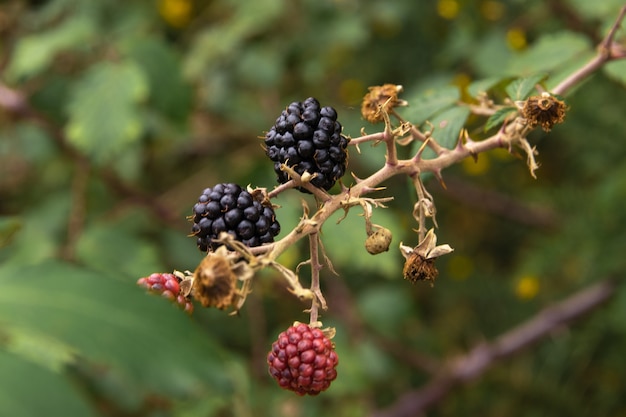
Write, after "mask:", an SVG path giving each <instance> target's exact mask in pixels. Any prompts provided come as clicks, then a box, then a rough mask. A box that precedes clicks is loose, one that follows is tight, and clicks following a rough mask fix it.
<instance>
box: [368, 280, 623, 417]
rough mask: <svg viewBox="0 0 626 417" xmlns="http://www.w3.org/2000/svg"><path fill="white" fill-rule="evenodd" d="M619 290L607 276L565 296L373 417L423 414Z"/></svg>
mask: <svg viewBox="0 0 626 417" xmlns="http://www.w3.org/2000/svg"><path fill="white" fill-rule="evenodd" d="M616 291H617V282H616V280H605V281H602V282H599V283H597V284H593V285H591V286H589V287H588V288H585V289H583V290H580V291H579V292H577V293H575V294H573V295H571V296H569V297H568V298H566V299H565V300H563V301H561V302H559V303H557V304H555V305H553V306H550V307H547V308H545V309H544V310H542V311H540V312H539V313H537V314H536V315H535V316H534V317H532V318H531V319H529V320H528V321H526V322H525V323H522V324H521V325H519V326H517V327H515V328H513V329H511V330H509V331H507V332H506V333H504V334H502V335H501V336H499V337H498V338H496V339H495V340H494V341H493V342H491V343H481V344H479V345H477V346H475V347H474V348H473V349H472V350H470V351H469V352H468V353H467V354H465V355H462V356H459V357H456V358H453V359H452V360H450V361H448V364H447V365H446V366H444V367H442V370H441V372H440V373H439V375H436V376H435V377H433V379H432V380H431V382H429V383H428V384H426V385H425V386H424V387H422V388H419V389H416V390H413V391H410V392H408V393H406V394H404V395H403V396H401V397H400V398H399V399H398V400H397V401H396V403H395V404H393V405H392V406H391V407H389V408H387V409H385V410H379V411H375V412H374V413H372V415H371V417H412V416H416V415H421V413H423V412H425V411H426V410H427V409H429V408H431V407H433V406H434V405H435V404H437V403H438V402H440V401H441V400H443V399H444V398H445V397H446V395H448V394H449V393H450V392H451V391H452V389H453V388H455V387H457V386H459V385H462V384H464V383H466V382H469V381H471V380H473V379H475V378H477V377H479V376H480V375H482V374H483V373H484V372H485V371H486V370H487V369H489V368H490V367H491V366H493V365H495V364H496V363H497V361H499V360H502V359H505V358H508V357H510V356H513V355H514V354H516V353H518V352H520V351H521V350H523V349H525V348H527V347H529V346H531V345H533V344H534V343H537V342H538V341H540V340H541V339H543V338H545V337H546V336H549V335H550V334H552V333H553V332H555V331H556V330H558V329H560V328H563V327H565V326H567V325H569V324H571V323H572V322H573V321H574V320H576V319H578V318H580V317H582V316H584V315H585V314H587V313H589V312H591V311H592V310H594V309H596V308H598V307H599V306H601V305H602V304H603V303H605V302H606V301H607V300H609V299H610V298H611V297H612V296H613V295H614V294H615V292H616Z"/></svg>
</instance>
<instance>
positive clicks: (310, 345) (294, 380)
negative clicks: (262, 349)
mask: <svg viewBox="0 0 626 417" xmlns="http://www.w3.org/2000/svg"><path fill="white" fill-rule="evenodd" d="M267 363H268V365H269V372H270V375H272V377H273V378H274V379H275V380H276V381H277V382H278V385H280V386H281V387H282V388H284V389H288V390H291V391H294V392H295V393H297V394H298V395H305V394H309V395H317V394H319V393H320V392H322V391H325V390H326V389H327V388H328V387H329V386H330V383H331V382H332V381H334V380H335V378H336V377H337V371H336V370H335V367H336V366H337V363H338V357H337V352H335V349H334V346H333V344H332V342H331V341H330V339H329V338H328V337H327V336H326V335H325V334H324V333H323V332H322V331H321V330H320V329H314V328H311V327H310V326H308V325H306V324H302V323H297V324H294V325H293V326H291V327H289V328H288V329H287V330H285V331H284V332H282V333H281V334H280V335H278V340H276V341H275V342H274V344H273V345H272V350H271V351H270V352H269V354H268V355H267Z"/></svg>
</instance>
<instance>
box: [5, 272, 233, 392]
mask: <svg viewBox="0 0 626 417" xmlns="http://www.w3.org/2000/svg"><path fill="white" fill-rule="evenodd" d="M135 279H136V278H135V277H132V278H129V280H128V282H123V281H119V280H114V279H110V278H107V276H106V275H102V274H98V273H94V272H91V271H88V270H85V269H81V268H78V267H74V266H70V265H68V264H63V263H60V262H56V261H50V262H45V263H42V264H39V265H34V266H30V267H22V268H19V267H5V266H3V267H0V285H1V287H2V292H0V325H3V324H10V325H11V326H13V327H17V328H20V329H24V331H28V332H30V333H31V334H38V335H41V337H47V338H51V339H54V340H57V341H58V343H60V344H62V345H67V346H69V347H71V348H72V349H74V350H75V352H76V354H77V355H79V356H81V357H84V358H86V359H87V360H88V361H90V362H92V363H103V364H106V365H107V366H112V367H114V368H115V369H116V370H117V371H118V372H119V373H121V374H123V375H124V376H125V378H126V379H128V380H129V381H131V382H132V383H134V384H136V385H138V386H142V387H145V389H147V390H153V391H156V392H159V393H163V394H167V395H168V396H169V395H173V396H177V395H186V396H189V395H196V396H197V395H208V394H209V392H211V391H219V392H222V394H223V392H224V390H226V389H228V387H229V383H228V381H227V379H226V376H224V375H223V373H222V372H220V369H221V368H222V366H223V364H222V362H223V361H224V360H226V359H227V358H226V357H225V355H224V354H222V353H221V351H220V350H219V349H217V347H216V346H215V345H214V344H213V343H212V342H211V341H210V340H209V338H208V337H207V333H206V332H205V331H203V330H202V329H200V328H198V327H197V326H195V325H194V324H193V322H192V321H191V320H190V319H189V318H188V317H187V316H186V314H185V313H183V312H182V310H180V309H178V308H177V307H175V306H173V305H172V304H171V303H170V302H168V301H166V300H165V299H163V298H161V297H156V296H152V295H149V294H145V292H144V291H143V290H142V289H141V288H138V287H137V286H136V284H135ZM226 319H227V318H226V317H225V320H226ZM3 374H4V372H3Z"/></svg>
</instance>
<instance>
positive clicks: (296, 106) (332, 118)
mask: <svg viewBox="0 0 626 417" xmlns="http://www.w3.org/2000/svg"><path fill="white" fill-rule="evenodd" d="M347 146H348V139H347V138H345V137H344V136H342V135H341V123H339V122H338V121H337V112H336V111H335V109H334V108H332V107H321V106H320V103H319V102H318V101H317V100H316V99H314V98H313V97H309V98H308V99H306V100H305V101H304V102H293V103H291V104H290V105H289V106H287V108H286V109H285V110H283V111H282V113H281V115H280V117H279V118H278V119H276V123H274V126H272V127H271V128H270V130H269V131H268V132H267V134H266V135H265V153H266V154H267V156H268V157H269V158H270V159H271V160H272V161H274V171H275V172H276V174H277V175H278V182H279V183H281V184H284V183H286V182H287V181H289V176H288V174H287V173H286V172H284V171H281V169H280V166H281V164H287V165H288V166H289V167H292V168H293V169H294V170H295V171H296V172H297V173H298V174H300V175H302V174H303V173H304V172H305V171H308V172H309V173H310V174H315V176H314V178H313V179H312V180H311V184H313V185H315V186H316V187H318V188H323V189H324V190H328V189H330V188H331V187H332V186H333V185H334V184H335V182H336V181H337V180H338V179H339V178H341V177H342V176H343V174H344V173H345V172H346V164H347V160H348V152H347V150H346V148H347ZM300 191H304V192H308V191H306V190H304V189H302V188H300Z"/></svg>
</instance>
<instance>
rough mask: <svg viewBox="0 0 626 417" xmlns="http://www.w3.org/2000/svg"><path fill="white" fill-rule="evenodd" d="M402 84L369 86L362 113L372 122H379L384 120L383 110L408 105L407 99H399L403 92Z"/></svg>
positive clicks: (362, 105)
mask: <svg viewBox="0 0 626 417" xmlns="http://www.w3.org/2000/svg"><path fill="white" fill-rule="evenodd" d="M402 89H403V88H402V86H401V85H395V84H384V85H381V86H374V87H369V92H368V93H367V94H366V95H365V97H363V102H362V104H361V115H362V116H363V118H364V119H365V120H367V121H368V122H370V123H379V122H382V121H383V120H384V117H383V112H389V111H390V110H391V109H393V108H394V107H398V106H406V105H407V104H408V103H407V102H406V101H405V100H399V99H398V94H400V93H401V92H402Z"/></svg>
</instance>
